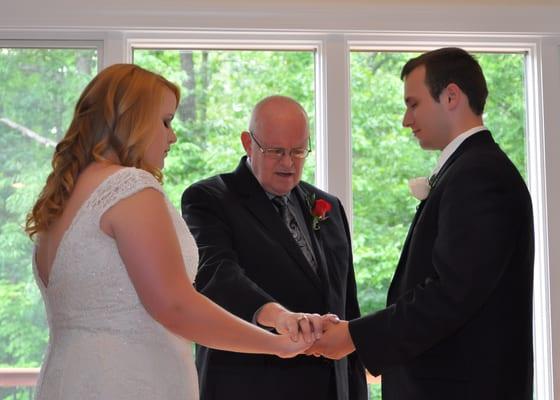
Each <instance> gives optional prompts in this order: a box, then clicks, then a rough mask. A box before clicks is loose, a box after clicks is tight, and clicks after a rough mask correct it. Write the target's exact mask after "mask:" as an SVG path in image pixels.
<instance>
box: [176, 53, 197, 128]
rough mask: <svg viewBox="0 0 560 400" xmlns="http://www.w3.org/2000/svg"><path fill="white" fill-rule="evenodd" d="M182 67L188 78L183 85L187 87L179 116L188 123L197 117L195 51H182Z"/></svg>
mask: <svg viewBox="0 0 560 400" xmlns="http://www.w3.org/2000/svg"><path fill="white" fill-rule="evenodd" d="M180 57H181V68H182V69H183V71H185V75H186V78H185V80H184V81H183V87H184V88H185V89H186V93H184V96H183V101H182V104H181V105H180V106H179V116H180V117H181V120H182V121H183V122H184V123H186V124H191V123H193V122H194V121H195V119H196V80H195V71H194V60H193V53H192V52H191V51H185V52H181V55H180Z"/></svg>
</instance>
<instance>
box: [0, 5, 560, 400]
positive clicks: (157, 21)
mask: <svg viewBox="0 0 560 400" xmlns="http://www.w3.org/2000/svg"><path fill="white" fill-rule="evenodd" d="M0 1H1V2H2V3H1V5H0V40H2V39H8V40H9V39H57V38H65V39H98V40H100V41H102V42H103V43H104V46H105V54H104V57H105V58H104V59H105V64H108V63H111V62H117V61H124V60H123V57H124V56H123V54H125V53H126V51H127V45H128V44H127V43H128V42H127V40H128V39H129V38H131V37H149V36H157V35H160V36H163V37H165V36H166V35H173V34H176V33H178V34H179V35H181V34H183V33H184V32H186V31H189V32H191V33H193V35H195V36H196V35H198V34H201V35H202V36H204V35H205V34H206V32H212V33H218V35H219V37H221V38H222V39H223V38H228V37H233V38H235V39H236V40H240V39H241V38H243V37H244V35H250V36H251V38H253V39H254V37H255V35H257V36H259V35H262V37H263V38H265V37H266V38H271V37H273V38H278V39H279V40H280V39H285V38H286V37H288V38H293V37H297V38H306V37H308V38H309V39H310V40H315V39H317V38H319V39H320V40H323V39H324V38H326V39H325V40H324V43H325V46H324V51H325V52H330V54H335V55H339V56H340V59H341V60H340V61H339V62H333V61H330V62H329V65H328V67H329V68H325V69H324V70H323V72H324V73H325V74H327V71H328V74H327V75H328V76H327V77H326V82H327V84H326V86H327V89H328V90H327V92H328V95H326V100H327V101H326V104H325V106H324V109H323V111H325V113H326V118H327V120H326V126H325V128H324V129H325V130H326V131H328V130H329V129H330V130H332V129H333V127H334V129H336V130H339V131H340V132H346V133H345V134H344V135H348V121H347V120H345V118H347V114H348V113H347V111H348V103H347V102H346V101H345V98H347V93H346V92H345V88H344V82H345V80H346V79H347V78H348V77H347V76H345V75H344V74H345V72H344V71H345V60H346V58H345V51H346V49H347V46H346V44H345V43H346V42H345V40H347V39H356V40H359V39H368V38H371V40H372V43H373V42H375V43H378V44H379V43H382V42H383V40H384V39H387V40H389V41H390V40H393V39H394V40H395V43H396V42H398V43H401V45H402V44H403V43H406V41H407V40H410V43H415V42H416V41H418V40H423V41H424V42H429V43H431V45H437V43H440V42H441V43H447V41H449V40H450V38H451V39H453V38H456V40H457V41H459V42H460V43H462V44H463V45H465V46H469V44H470V45H471V46H474V47H477V46H479V45H480V42H479V40H482V41H483V43H485V46H486V48H487V47H488V46H489V45H491V43H492V42H493V41H494V42H495V43H498V44H500V43H503V42H504V41H505V42H507V43H510V44H511V45H512V46H514V45H515V41H516V40H518V41H519V42H520V43H527V42H530V43H532V45H533V50H534V59H533V60H532V62H533V65H532V68H534V73H535V75H536V76H537V77H538V78H539V80H538V85H537V86H538V87H536V88H534V89H535V91H534V93H535V98H534V99H533V100H534V103H533V104H534V106H535V110H536V112H535V120H534V121H533V129H534V131H535V135H537V136H536V141H537V142H539V143H540V146H541V147H539V148H538V150H539V154H537V155H535V154H529V157H532V159H533V160H534V163H535V168H536V170H535V171H537V172H536V174H533V176H532V177H530V178H531V179H532V183H531V185H532V187H534V188H540V189H539V190H541V192H540V193H539V196H536V197H539V199H537V200H538V201H539V202H540V203H539V204H537V208H538V209H539V210H537V211H538V212H540V213H541V215H542V222H543V231H542V232H541V234H539V233H537V238H538V240H540V241H541V243H544V244H545V245H546V244H548V246H547V248H546V249H545V250H546V251H544V252H543V257H544V259H543V262H544V267H543V268H544V270H543V271H541V272H542V275H543V277H544V278H545V279H544V281H543V282H541V283H539V285H541V286H540V288H539V290H541V291H543V293H545V294H547V293H548V292H549V293H550V301H549V302H548V303H547V304H548V305H549V308H550V309H549V310H548V315H549V316H550V321H548V322H549V323H550V324H549V325H548V326H549V328H550V335H551V338H552V339H551V342H550V349H551V351H552V356H553V359H554V364H555V365H554V366H555V371H554V375H553V376H554V382H555V385H554V386H555V390H556V397H557V398H559V399H560V271H559V270H558V268H557V265H559V264H560V246H558V242H559V240H560V210H559V206H558V205H560V179H558V178H556V177H555V176H554V174H553V172H552V171H558V170H560V117H559V115H560V112H559V111H560V100H559V96H558V94H559V93H560V2H559V1H558V0H525V1H523V0H491V1H489V0H469V1H465V0H462V1H460V2H457V1H456V2H454V3H453V4H449V3H450V0H423V1H422V3H421V4H422V5H418V4H419V1H417V0H399V1H390V0H346V1H337V0H281V1H279V2H277V3H274V2H265V1H264V0H235V1H231V0H190V1H187V0H118V1H117V0H94V1H91V0H90V1H83V0H82V1H81V2H78V1H76V0H54V1H45V0H17V1H16V0H0ZM146 31H149V33H145V32H146ZM285 35H288V36H285ZM198 37H200V36H198ZM407 38H408V39H407ZM489 38H490V39H489ZM489 43H490V44H489ZM333 58H334V57H333ZM340 82H342V84H341V83H340ZM0 85H1V83H0ZM332 110H335V111H334V113H333V112H331V111H332ZM338 110H343V111H342V112H341V111H338ZM327 111H328V112H327ZM336 113H338V114H336ZM327 134H328V132H327ZM344 135H341V137H336V138H335V137H334V136H332V137H331V146H332V143H335V141H337V142H336V143H335V145H336V146H341V147H337V150H339V149H340V148H344V146H346V147H347V143H346V144H345V143H344V141H345V140H346V139H345V136H344ZM347 150H348V149H347ZM325 151H326V152H327V153H328V149H327V148H325ZM530 151H531V149H530ZM332 154H335V153H334V152H333V153H332ZM337 154H340V153H337ZM327 155H328V154H327ZM337 157H338V158H337V159H332V158H331V159H330V163H329V165H328V166H327V171H328V176H327V177H324V180H323V181H324V184H325V186H327V187H328V188H329V190H331V191H333V192H334V193H336V194H338V195H339V196H341V197H342V198H343V199H345V200H346V201H345V202H346V203H347V206H348V203H351V202H350V199H351V193H350V186H349V183H348V182H347V179H346V178H345V177H346V176H347V175H346V174H347V173H349V152H348V151H347V152H346V153H344V152H343V153H342V156H337ZM539 171H540V172H539ZM327 178H328V179H327ZM545 300H548V299H545ZM545 303H546V302H545ZM545 326H546V324H545ZM543 340H546V335H545V337H544V338H543ZM543 360H544V361H546V357H544V358H543ZM544 381H546V379H545V380H544ZM545 393H546V392H545ZM545 398H546V399H549V398H550V399H551V398H552V396H551V395H550V396H548V395H546V396H545V395H542V396H540V397H539V400H543V399H545Z"/></svg>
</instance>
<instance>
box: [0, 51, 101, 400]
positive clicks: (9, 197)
mask: <svg viewBox="0 0 560 400" xmlns="http://www.w3.org/2000/svg"><path fill="white" fill-rule="evenodd" d="M96 65H97V55H96V51H94V50H88V49H83V50H75V49H72V50H65V49H41V50H39V49H9V48H3V49H0V81H1V82H2V92H1V97H0V118H4V119H7V120H9V121H11V122H13V123H16V124H18V125H20V126H22V127H25V128H27V129H30V130H32V131H33V132H35V133H36V134H38V135H39V136H41V137H42V138H45V139H48V140H50V141H52V142H53V143H54V142H57V141H58V140H59V139H60V138H61V137H62V136H63V134H64V130H65V129H66V127H67V126H68V124H69V121H70V118H71V117H72V113H73V110H74V104H75V103H76V101H77V99H78V96H79V95H80V92H81V91H82V89H83V88H84V87H85V85H86V84H87V83H88V82H89V81H90V80H91V78H92V77H93V74H95V72H96V70H97V66H96ZM0 148H1V149H2V151H0V221H1V222H0V235H1V237H2V240H0V321H1V322H0V343H2V344H3V345H2V346H0V366H4V367H7V366H11V367H37V366H39V364H40V362H41V359H42V356H43V351H44V347H45V345H46V342H47V338H48V331H47V325H46V321H45V316H44V307H43V302H42V300H41V297H40V294H39V290H38V289H37V287H36V285H35V282H34V279H33V274H32V272H31V253H32V242H31V241H30V240H29V238H28V237H27V236H26V235H25V233H24V232H23V225H24V224H25V217H26V214H27V212H28V211H29V210H30V208H31V206H32V205H33V203H34V201H35V199H36V197H37V194H38V192H39V190H40V189H41V188H42V186H43V184H44V182H45V179H46V176H47V174H48V173H49V172H50V159H51V157H52V152H53V147H52V146H51V147H50V146H45V145H44V144H41V143H39V142H38V141H36V140H34V139H33V138H30V137H29V136H26V135H24V134H22V132H21V131H20V130H18V129H14V128H11V127H9V126H8V125H7V124H6V123H3V122H0ZM18 398H19V397H18Z"/></svg>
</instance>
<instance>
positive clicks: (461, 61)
mask: <svg viewBox="0 0 560 400" xmlns="http://www.w3.org/2000/svg"><path fill="white" fill-rule="evenodd" d="M422 65H423V66H424V67H425V68H426V81H425V82H426V86H428V89H429V90H430V94H431V95H432V97H433V98H434V100H435V101H437V102H439V95H440V94H441V92H442V91H443V89H445V88H446V87H447V85H449V84H450V83H454V84H456V85H457V86H459V88H460V89H461V90H462V91H463V93H465V94H466V95H467V97H468V99H469V106H470V107H471V109H472V110H473V112H474V113H475V114H476V115H482V113H483V112H484V105H485V104H486V98H487V97H488V88H487V87H486V79H484V74H483V73H482V68H480V65H479V64H478V61H476V60H475V58H474V57H473V56H472V55H470V54H469V53H467V52H466V51H465V50H463V49H460V48H458V47H444V48H441V49H437V50H433V51H429V52H427V53H424V54H421V55H420V56H418V57H415V58H412V59H410V60H408V62H407V63H406V64H405V65H404V67H403V69H402V71H401V79H404V78H405V77H407V76H408V74H410V73H411V72H412V71H413V70H414V69H416V68H418V67H420V66H422Z"/></svg>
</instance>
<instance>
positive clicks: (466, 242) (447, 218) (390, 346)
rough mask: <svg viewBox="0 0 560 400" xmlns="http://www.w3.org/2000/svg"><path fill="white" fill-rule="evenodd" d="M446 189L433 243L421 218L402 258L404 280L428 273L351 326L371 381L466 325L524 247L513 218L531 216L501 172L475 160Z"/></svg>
mask: <svg viewBox="0 0 560 400" xmlns="http://www.w3.org/2000/svg"><path fill="white" fill-rule="evenodd" d="M445 185H446V186H445V187H442V193H441V197H440V198H439V209H438V211H434V213H435V214H434V218H437V225H436V226H434V229H435V230H436V235H435V238H434V239H433V241H432V239H425V238H423V237H422V236H423V235H422V234H423V233H424V232H423V231H422V228H423V227H422V226H421V224H426V223H429V222H428V221H424V222H422V218H423V217H427V216H421V217H420V218H419V220H418V223H417V225H416V227H415V228H414V229H415V231H414V232H413V234H412V237H411V242H410V246H409V253H408V255H407V257H408V259H407V264H406V270H407V272H408V273H410V274H414V273H415V272H414V271H416V272H417V271H430V273H429V274H425V275H424V277H423V278H421V279H419V280H418V281H419V282H420V283H419V284H417V285H416V286H413V287H412V288H411V289H410V290H408V291H406V292H404V294H403V295H402V296H400V297H399V298H397V299H396V301H395V302H394V303H393V304H392V305H390V306H389V307H387V308H386V309H383V310H381V311H379V312H376V313H374V314H371V315H367V316H365V317H362V318H359V319H356V320H354V321H351V322H350V326H349V329H350V334H351V336H352V339H353V341H354V344H355V346H356V349H357V352H358V354H359V356H360V359H361V360H362V361H363V362H364V364H365V366H366V367H367V368H368V370H369V371H371V372H372V373H373V374H375V375H378V374H380V373H382V372H383V370H384V368H387V367H390V366H393V365H396V364H401V363H403V362H406V361H408V360H410V359H412V358H414V357H416V356H418V355H420V354H422V353H423V352H425V351H426V350H428V349H430V348H431V347H432V346H434V345H436V344H437V343H439V342H441V341H442V340H445V339H446V338H447V337H449V336H451V335H453V334H454V333H455V332H456V331H457V330H459V329H460V328H461V327H462V326H464V325H465V324H466V323H467V322H468V321H469V319H471V318H473V316H475V315H476V313H477V311H478V310H479V309H480V308H482V307H484V305H485V303H486V302H487V301H488V299H489V298H490V297H491V296H492V295H493V293H494V291H495V289H496V288H497V286H498V285H500V281H501V280H502V278H503V276H504V272H505V271H506V269H507V268H508V266H509V265H511V263H512V254H513V249H514V248H515V246H516V245H517V243H518V242H519V240H523V239H522V238H523V234H524V232H521V230H522V228H521V224H520V222H519V221H520V218H518V216H519V215H523V214H526V213H527V212H530V209H529V210H527V206H526V204H525V203H524V202H523V200H522V198H523V197H522V194H521V193H520V192H521V185H520V184H518V181H517V180H516V179H515V178H514V177H513V174H512V173H510V171H509V170H507V169H504V168H503V165H498V164H497V163H495V162H492V161H489V160H488V158H487V159H486V160H484V159H479V160H476V162H475V163H471V165H470V166H469V167H465V166H463V167H462V168H458V169H457V171H455V172H454V173H453V175H451V174H450V176H448V179H446V182H445ZM434 200H436V199H434ZM529 208H530V205H529ZM435 215H437V217H436V216H435ZM434 224H436V223H434ZM426 251H427V252H428V254H426V255H424V256H419V257H416V255H417V254H418V253H422V252H426ZM422 263H423V264H424V265H422ZM426 264H429V265H426ZM411 271H412V272H411Z"/></svg>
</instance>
